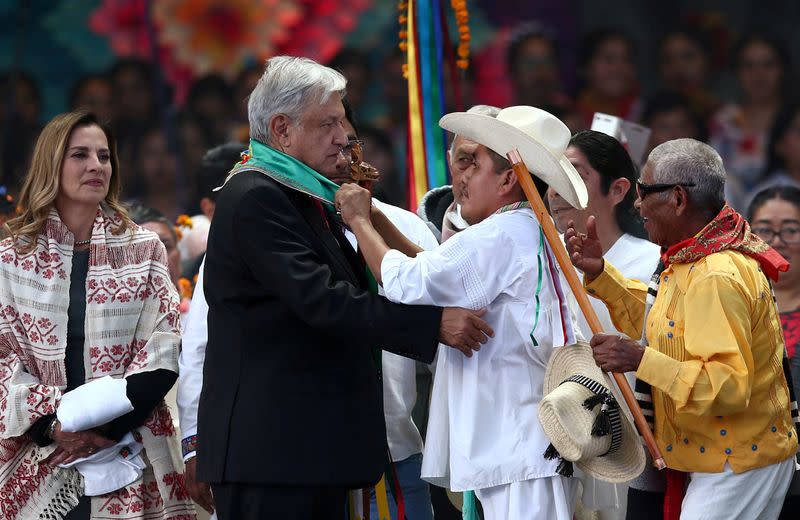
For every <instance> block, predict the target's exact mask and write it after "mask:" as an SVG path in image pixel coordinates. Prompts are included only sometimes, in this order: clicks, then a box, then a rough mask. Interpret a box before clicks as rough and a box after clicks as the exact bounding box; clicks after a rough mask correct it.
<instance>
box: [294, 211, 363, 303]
mask: <svg viewBox="0 0 800 520" xmlns="http://www.w3.org/2000/svg"><path fill="white" fill-rule="evenodd" d="M297 202H298V204H297V206H298V210H299V211H300V214H301V215H303V218H304V219H305V220H306V222H308V225H309V226H310V227H311V229H312V231H314V234H315V235H317V237H318V238H319V240H320V241H321V242H322V244H323V245H324V246H325V248H326V249H327V250H328V252H329V253H330V255H329V256H330V257H331V258H333V260H334V261H335V263H336V265H338V267H339V268H340V271H342V272H343V273H344V274H345V275H346V276H347V278H348V279H349V281H350V283H352V284H353V285H355V286H357V287H360V285H361V284H360V280H359V277H358V276H357V275H356V274H355V272H354V270H353V267H352V266H351V265H350V262H349V261H348V258H347V256H346V254H345V252H344V251H343V248H344V247H348V248H350V244H349V243H347V241H346V240H345V242H346V243H345V244H343V245H341V246H340V244H339V243H338V242H337V241H336V238H334V233H333V231H332V230H331V229H329V228H328V225H327V222H326V221H325V218H324V217H323V215H322V214H321V213H320V211H319V209H318V208H316V207H315V206H314V204H313V202H312V201H311V200H310V199H309V198H308V197H305V196H300V197H298V200H297ZM334 225H335V224H334ZM350 249H352V248H350ZM354 254H355V252H354Z"/></svg>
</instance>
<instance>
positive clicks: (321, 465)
mask: <svg viewBox="0 0 800 520" xmlns="http://www.w3.org/2000/svg"><path fill="white" fill-rule="evenodd" d="M345 84H346V81H345V79H344V77H342V76H341V74H339V73H338V72H336V71H334V70H332V69H329V68H327V67H323V66H322V65H319V64H318V63H315V62H313V61H311V60H307V59H302V58H291V57H277V58H273V59H271V60H269V62H268V64H267V69H266V71H265V72H264V75H263V76H262V78H261V79H260V80H259V82H258V85H257V86H256V87H255V89H254V90H253V93H252V94H251V96H250V99H249V102H248V112H249V118H250V135H251V147H250V156H249V158H246V160H245V161H243V163H242V164H239V165H237V167H236V168H234V170H233V171H232V174H231V176H229V178H228V180H227V182H226V184H225V186H224V188H223V189H222V191H221V192H220V195H219V197H218V199H217V207H216V211H215V214H214V221H213V223H212V225H211V231H210V234H209V240H208V250H207V256H206V266H205V272H204V274H205V283H204V289H205V295H206V299H207V301H208V304H209V314H208V346H207V348H206V360H205V364H204V374H203V378H204V383H203V390H202V394H201V398H200V410H199V425H198V439H199V440H198V442H199V446H198V457H197V460H198V466H197V467H198V470H197V472H198V478H199V479H200V480H203V481H207V482H211V483H212V490H213V492H214V499H215V502H216V507H217V514H218V516H219V519H220V520H234V519H235V520H246V519H262V518H265V519H266V518H281V519H298V520H299V519H312V518H313V519H317V518H318V519H325V520H330V519H334V518H339V517H341V515H342V514H343V512H344V505H345V496H346V490H347V489H349V488H357V487H363V486H366V485H372V484H374V483H375V482H377V481H378V479H379V478H380V475H381V473H382V470H383V467H384V463H385V461H386V457H387V449H386V433H385V426H384V421H383V412H382V403H381V401H382V392H381V386H380V384H379V383H380V382H379V379H378V376H377V368H376V364H375V360H374V357H373V356H374V351H373V347H374V346H375V345H381V346H382V347H384V348H386V349H387V350H391V351H393V352H395V353H398V354H401V355H404V356H408V357H411V358H413V359H419V360H421V361H424V362H431V361H432V360H433V357H434V354H435V352H436V347H437V343H438V342H439V341H441V342H442V343H445V344H447V345H451V346H453V347H454V348H458V349H460V350H461V351H463V352H464V354H465V355H471V352H472V350H475V349H478V348H479V347H480V343H482V342H484V341H485V340H486V336H485V334H492V331H491V329H490V328H489V327H488V325H486V324H485V323H484V322H483V321H482V320H480V318H479V317H478V316H477V315H475V314H472V313H470V312H469V311H466V310H464V309H444V310H442V309H440V308H436V307H424V306H420V307H408V306H402V305H396V304H392V303H390V302H388V301H387V300H386V299H384V298H382V297H379V296H377V295H376V294H373V292H371V291H369V290H367V289H366V288H367V287H368V284H369V280H368V277H367V273H366V270H365V265H364V263H363V261H362V260H361V259H360V258H359V256H358V255H357V253H356V252H355V251H354V250H353V249H352V248H351V247H350V246H349V244H348V242H347V241H346V239H345V237H344V235H343V233H342V228H341V222H340V220H338V219H337V217H336V215H335V213H333V212H332V210H331V206H330V204H331V203H332V201H333V193H334V191H335V189H336V188H337V186H336V185H335V184H333V183H331V182H330V181H328V180H327V179H326V178H325V177H323V176H322V175H320V173H323V174H324V173H328V174H330V173H333V172H335V170H336V167H337V164H338V163H339V162H340V161H341V160H343V157H342V155H341V153H340V151H341V149H342V147H344V146H345V145H346V144H347V136H346V134H345V131H344V128H343V126H342V121H343V119H344V108H343V106H342V103H341V97H342V95H343V94H344V88H345Z"/></svg>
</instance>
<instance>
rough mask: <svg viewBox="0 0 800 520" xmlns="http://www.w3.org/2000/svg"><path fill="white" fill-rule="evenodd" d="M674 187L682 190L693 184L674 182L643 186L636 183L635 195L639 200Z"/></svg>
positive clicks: (643, 184)
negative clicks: (680, 187) (679, 187)
mask: <svg viewBox="0 0 800 520" xmlns="http://www.w3.org/2000/svg"><path fill="white" fill-rule="evenodd" d="M675 186H683V187H684V188H692V187H694V183H693V182H675V183H662V184H658V183H657V184H645V183H644V182H642V181H640V180H637V181H636V194H637V195H638V196H639V198H640V199H644V198H645V197H647V196H648V195H649V194H650V193H658V192H660V191H667V190H671V189H672V188H674V187H675Z"/></svg>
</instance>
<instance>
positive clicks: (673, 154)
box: [647, 138, 725, 214]
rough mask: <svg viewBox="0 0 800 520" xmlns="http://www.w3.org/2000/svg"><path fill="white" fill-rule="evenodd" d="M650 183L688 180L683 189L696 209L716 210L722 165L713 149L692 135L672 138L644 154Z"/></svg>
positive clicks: (722, 180) (721, 188)
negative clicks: (691, 199)
mask: <svg viewBox="0 0 800 520" xmlns="http://www.w3.org/2000/svg"><path fill="white" fill-rule="evenodd" d="M647 163H648V164H649V165H650V168H651V169H652V170H651V171H652V173H653V182H654V183H670V184H673V183H675V184H677V183H692V184H694V186H693V187H687V188H686V190H687V191H688V192H689V193H690V195H691V197H692V198H693V199H694V200H693V202H694V204H695V206H696V207H697V208H698V209H702V210H705V211H708V212H709V213H713V214H716V213H718V212H719V210H721V209H722V207H723V206H724V205H725V167H724V166H723V164H722V158H721V157H720V156H719V154H718V153H717V151H716V150H714V149H713V148H712V147H710V146H709V145H707V144H705V143H701V142H700V141H697V140H695V139H688V138H687V139H673V140H672V141H667V142H666V143H663V144H660V145H658V146H656V147H655V148H653V151H652V152H650V155H649V156H648V158H647Z"/></svg>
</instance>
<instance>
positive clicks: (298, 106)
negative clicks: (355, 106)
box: [247, 56, 347, 143]
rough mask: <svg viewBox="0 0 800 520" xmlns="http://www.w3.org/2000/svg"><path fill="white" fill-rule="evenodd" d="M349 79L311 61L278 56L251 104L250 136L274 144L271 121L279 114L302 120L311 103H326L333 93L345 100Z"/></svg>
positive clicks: (268, 68)
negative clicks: (270, 126) (270, 127)
mask: <svg viewBox="0 0 800 520" xmlns="http://www.w3.org/2000/svg"><path fill="white" fill-rule="evenodd" d="M346 86H347V80H346V79H345V77H344V76H342V75H341V74H340V73H339V72H337V71H335V70H333V69H331V68H329V67H326V66H324V65H320V64H319V63H317V62H316V61H314V60H310V59H308V58H295V57H293V56H276V57H274V58H270V59H269V60H267V66H266V70H264V74H263V75H262V76H261V79H259V80H258V84H257V85H256V87H255V88H254V89H253V92H252V93H251V94H250V98H249V99H248V101H247V116H248V119H249V120H250V137H251V138H253V139H257V140H259V141H261V142H262V143H271V142H272V135H271V132H270V129H269V121H270V119H271V118H272V116H274V115H276V114H286V115H287V116H289V117H290V118H291V119H295V120H297V119H299V118H300V117H301V116H302V114H303V112H304V111H305V109H306V108H307V107H308V106H309V105H310V104H311V103H326V102H327V101H328V99H329V98H330V96H331V94H333V93H337V94H339V96H341V97H344V94H345V87H346Z"/></svg>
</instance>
